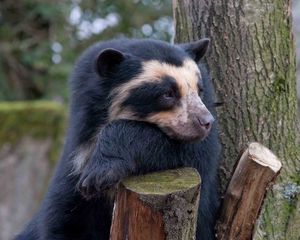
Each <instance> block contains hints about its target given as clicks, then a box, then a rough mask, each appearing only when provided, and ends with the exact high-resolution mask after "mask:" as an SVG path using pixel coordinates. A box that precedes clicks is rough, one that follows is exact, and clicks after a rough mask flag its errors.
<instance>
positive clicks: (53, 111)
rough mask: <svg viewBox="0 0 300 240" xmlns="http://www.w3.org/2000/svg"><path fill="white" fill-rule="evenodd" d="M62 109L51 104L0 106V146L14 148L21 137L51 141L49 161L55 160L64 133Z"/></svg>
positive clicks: (62, 107) (42, 102)
mask: <svg viewBox="0 0 300 240" xmlns="http://www.w3.org/2000/svg"><path fill="white" fill-rule="evenodd" d="M65 112H66V111H65V107H64V106H63V105H61V104H57V103H54V102H50V101H28V102H1V103H0V126H1V127H0V146H1V145H4V144H11V145H15V144H16V143H18V141H19V140H20V139H21V138H22V137H26V136H29V137H32V138H35V139H41V140H42V139H50V140H51V141H52V142H53V147H52V150H51V152H50V159H51V160H53V161H54V160H56V158H57V157H58V154H59V151H60V146H61V143H62V142H61V139H62V136H63V134H64V131H65V124H66V114H65Z"/></svg>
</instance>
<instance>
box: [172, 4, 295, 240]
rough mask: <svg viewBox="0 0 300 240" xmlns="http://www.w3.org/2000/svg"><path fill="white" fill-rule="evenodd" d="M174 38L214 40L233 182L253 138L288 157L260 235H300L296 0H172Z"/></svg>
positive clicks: (226, 161)
mask: <svg viewBox="0 0 300 240" xmlns="http://www.w3.org/2000/svg"><path fill="white" fill-rule="evenodd" d="M173 4H174V5H173V7H174V17H175V29H176V37H175V42H189V41H193V40H197V39H199V38H201V37H209V38H211V40H212V43H211V48H210V51H209V53H208V56H207V58H206V59H205V62H206V63H207V64H208V66H209V69H210V72H211V75H212V78H213V82H214V85H215V87H216V93H217V98H218V101H222V102H224V105H223V106H222V107H220V108H218V111H217V113H218V118H219V124H220V131H221V141H222V144H223V162H222V168H221V177H222V179H223V187H224V186H225V185H226V182H227V180H228V178H229V177H230V172H231V169H232V167H233V164H234V162H235V160H236V159H237V155H238V153H239V151H240V150H241V149H242V147H243V146H244V145H245V144H247V143H248V142H250V141H258V142H261V143H263V144H264V145H266V146H268V147H269V148H270V149H271V150H272V151H274V152H275V153H276V154H277V155H278V157H279V158H280V159H281V160H282V163H283V170H282V172H281V175H280V179H279V180H278V181H277V184H276V185H275V186H274V188H273V190H272V191H271V193H270V194H269V196H268V198H267V200H266V203H265V205H264V208H263V211H262V215H261V218H260V220H259V224H258V226H257V231H256V237H255V239H272V240H273V239H291V240H292V239H295V240H296V239H299V238H300V227H299V226H300V209H299V207H300V204H299V193H300V186H299V184H300V160H299V151H300V146H299V143H298V142H297V133H298V131H297V127H296V126H297V125H296V121H297V109H296V108H297V101H296V77H295V66H296V64H295V51H294V43H293V36H292V33H291V12H290V1H289V0H244V1H238V0H228V1H222V0H214V1H208V0H183V1H181V0H173ZM297 226H298V227H297Z"/></svg>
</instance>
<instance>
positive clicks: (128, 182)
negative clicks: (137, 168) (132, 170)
mask: <svg viewBox="0 0 300 240" xmlns="http://www.w3.org/2000/svg"><path fill="white" fill-rule="evenodd" d="M122 182H123V184H124V186H126V187H127V188H128V189H130V190H132V191H134V192H138V193H140V194H155V195H165V194H170V193H174V192H179V191H183V190H186V189H188V188H191V187H194V186H197V185H200V176H199V173H198V172H197V170H196V169H194V168H180V169H174V170H167V171H163V172H155V173H150V174H146V175H142V176H137V177H129V178H127V179H125V180H123V181H122Z"/></svg>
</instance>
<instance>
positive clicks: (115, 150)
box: [16, 39, 220, 240]
mask: <svg viewBox="0 0 300 240" xmlns="http://www.w3.org/2000/svg"><path fill="white" fill-rule="evenodd" d="M208 44H209V40H208V39H201V40H199V41H197V42H193V43H188V44H181V45H171V44H168V43H165V42H162V41H157V40H129V39H119V40H112V41H107V42H100V43H97V44H95V45H93V46H92V47H90V48H89V49H88V50H86V51H85V52H84V53H83V54H82V56H81V57H80V58H79V60H78V61H77V63H76V65H75V69H74V71H73V74H72V75H71V78H70V85H71V91H72V99H71V106H70V122H69V129H68V132H67V137H66V142H65V146H64V151H63V153H62V156H61V159H60V161H59V163H58V166H57V169H56V172H55V175H54V177H53V179H52V181H51V184H50V187H49V190H48V192H47V194H46V196H45V199H44V200H43V202H42V205H41V208H40V210H39V211H38V213H37V214H36V215H35V216H34V217H33V219H32V221H31V222H30V223H29V225H28V226H27V227H26V228H25V230H24V231H23V232H22V233H21V234H19V235H18V236H17V237H16V239H17V240H21V239H22V240H24V239H26V240H29V239H30V240H55V239H57V240H67V239H72V240H107V239H109V232H110V224H111V217H112V205H113V192H114V188H115V186H116V184H117V183H118V182H119V181H120V180H121V179H122V178H124V177H126V176H129V175H138V174H145V173H148V172H152V171H159V170H165V169H171V168H179V167H184V166H189V167H194V168H197V169H198V171H199V173H200V175H201V177H202V188H201V200H200V208H199V220H198V227H197V239H203V240H210V239H215V237H214V224H215V220H216V214H217V208H218V183H217V169H218V158H219V152H220V147H219V142H218V134H217V129H216V123H215V122H214V117H213V115H212V114H214V109H213V106H214V99H213V95H214V93H213V87H212V83H211V80H210V79H209V75H208V73H207V71H206V69H205V68H204V67H203V66H201V65H200V69H199V67H198V65H197V63H198V61H199V60H200V59H201V58H202V57H203V55H204V54H205V52H206V50H207V48H208ZM213 122H214V123H213ZM141 234H142V233H141Z"/></svg>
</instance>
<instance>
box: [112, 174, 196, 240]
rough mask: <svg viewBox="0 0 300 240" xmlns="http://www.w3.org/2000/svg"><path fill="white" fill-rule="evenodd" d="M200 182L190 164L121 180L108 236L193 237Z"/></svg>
mask: <svg viewBox="0 0 300 240" xmlns="http://www.w3.org/2000/svg"><path fill="white" fill-rule="evenodd" d="M200 182H201V181H200V176H199V174H198V172H197V170H196V169H193V168H182V169H175V170H168V171H164V172H158V173H151V174H147V175H143V176H138V177H130V178H127V179H125V180H123V181H122V182H121V183H120V185H119V189H118V193H117V196H116V200H115V206H114V213H113V220H112V227H111V236H110V239H111V240H123V239H128V240H153V239H155V240H163V239H167V240H177V239H178V240H179V239H180V240H181V239H182V240H184V239H194V237H195V232H196V222H197V215H198V205H199V197H200Z"/></svg>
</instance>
